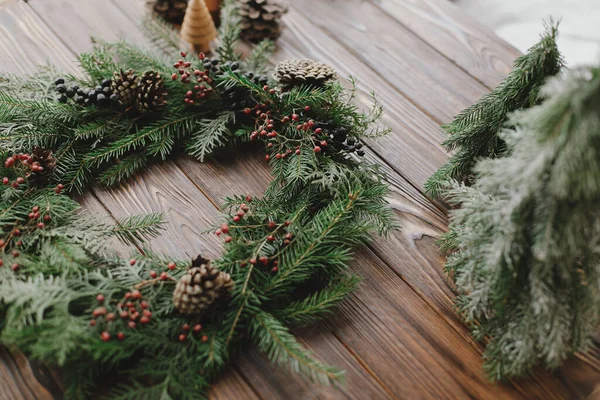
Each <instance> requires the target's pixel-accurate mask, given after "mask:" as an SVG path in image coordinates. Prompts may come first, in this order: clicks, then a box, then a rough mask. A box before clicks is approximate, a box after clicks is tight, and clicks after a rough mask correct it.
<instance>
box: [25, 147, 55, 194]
mask: <svg viewBox="0 0 600 400" xmlns="http://www.w3.org/2000/svg"><path fill="white" fill-rule="evenodd" d="M29 165H30V166H31V167H32V168H31V173H30V174H29V176H28V178H29V181H30V182H31V183H33V184H34V185H35V186H46V185H48V183H49V182H50V177H51V176H52V174H53V173H54V170H55V169H56V158H54V156H52V150H47V149H43V148H41V147H39V146H35V147H34V148H33V151H32V153H31V155H30V157H29Z"/></svg>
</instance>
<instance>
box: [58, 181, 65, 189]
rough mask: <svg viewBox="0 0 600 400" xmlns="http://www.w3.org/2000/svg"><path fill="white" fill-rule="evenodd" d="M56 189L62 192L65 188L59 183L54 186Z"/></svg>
mask: <svg viewBox="0 0 600 400" xmlns="http://www.w3.org/2000/svg"><path fill="white" fill-rule="evenodd" d="M56 187H57V188H59V189H60V190H63V189H64V188H65V185H63V184H62V183H59V184H58V185H56Z"/></svg>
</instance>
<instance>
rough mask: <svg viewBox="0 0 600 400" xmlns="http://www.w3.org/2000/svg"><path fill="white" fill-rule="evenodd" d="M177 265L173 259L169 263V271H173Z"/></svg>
mask: <svg viewBox="0 0 600 400" xmlns="http://www.w3.org/2000/svg"><path fill="white" fill-rule="evenodd" d="M176 267H177V265H175V263H174V262H173V261H171V262H170V263H168V264H167V268H168V269H169V271H173V270H174V269H175V268H176Z"/></svg>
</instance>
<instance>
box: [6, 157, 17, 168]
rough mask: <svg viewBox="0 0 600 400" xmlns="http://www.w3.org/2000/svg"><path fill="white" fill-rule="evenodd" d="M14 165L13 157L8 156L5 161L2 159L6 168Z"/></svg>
mask: <svg viewBox="0 0 600 400" xmlns="http://www.w3.org/2000/svg"><path fill="white" fill-rule="evenodd" d="M14 165H15V159H14V158H13V157H8V158H7V159H6V161H4V166H5V167H6V168H12V167H13V166H14Z"/></svg>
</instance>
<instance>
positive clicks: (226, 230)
mask: <svg viewBox="0 0 600 400" xmlns="http://www.w3.org/2000/svg"><path fill="white" fill-rule="evenodd" d="M221 232H223V233H229V225H227V224H226V223H223V224H221Z"/></svg>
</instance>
